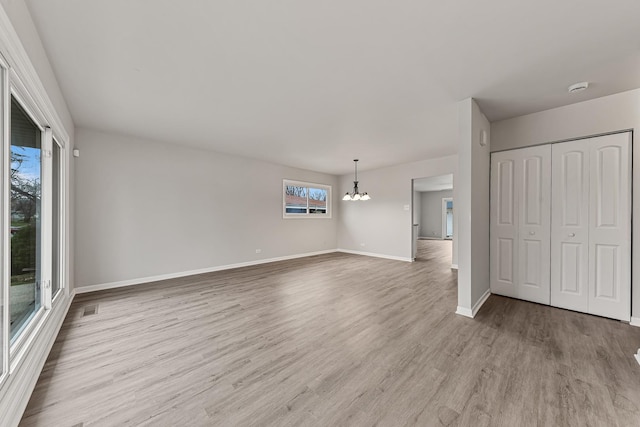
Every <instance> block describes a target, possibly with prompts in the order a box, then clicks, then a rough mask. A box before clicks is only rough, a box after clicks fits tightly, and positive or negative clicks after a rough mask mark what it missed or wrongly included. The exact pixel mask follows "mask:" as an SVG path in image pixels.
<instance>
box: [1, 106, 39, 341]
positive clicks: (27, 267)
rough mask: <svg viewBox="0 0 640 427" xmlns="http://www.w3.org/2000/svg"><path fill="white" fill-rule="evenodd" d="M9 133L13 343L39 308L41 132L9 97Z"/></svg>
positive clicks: (10, 307)
mask: <svg viewBox="0 0 640 427" xmlns="http://www.w3.org/2000/svg"><path fill="white" fill-rule="evenodd" d="M10 134H11V147H10V161H11V170H10V179H11V228H10V233H11V245H10V248H11V264H10V265H11V283H10V287H9V323H10V328H9V331H10V332H9V336H10V340H11V343H13V342H14V341H15V339H16V338H17V337H18V336H19V335H20V333H21V332H22V330H23V329H24V328H25V326H26V325H27V324H28V323H29V321H30V320H31V319H32V318H33V317H34V316H35V315H36V313H37V312H38V311H39V310H40V307H41V306H42V297H41V293H42V264H41V256H40V254H41V251H42V221H41V220H42V198H41V183H42V164H41V160H42V131H41V130H40V128H38V126H37V125H36V124H35V123H34V122H33V120H32V119H31V118H30V117H29V115H28V114H27V113H26V112H25V111H24V109H23V108H22V107H21V106H20V104H18V102H17V101H16V100H15V98H13V97H11V128H10Z"/></svg>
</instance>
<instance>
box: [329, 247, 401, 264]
mask: <svg viewBox="0 0 640 427" xmlns="http://www.w3.org/2000/svg"><path fill="white" fill-rule="evenodd" d="M336 252H343V253H345V254H353V255H363V256H370V257H374V258H384V259H392V260H394V261H405V262H413V259H412V258H405V257H401V256H395V255H384V254H376V253H373V252H361V251H352V250H351V249H337V250H336Z"/></svg>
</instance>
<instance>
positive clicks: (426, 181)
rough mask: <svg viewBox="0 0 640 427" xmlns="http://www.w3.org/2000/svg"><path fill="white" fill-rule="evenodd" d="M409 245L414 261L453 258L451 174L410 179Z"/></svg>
mask: <svg viewBox="0 0 640 427" xmlns="http://www.w3.org/2000/svg"><path fill="white" fill-rule="evenodd" d="M412 191H413V193H412V194H413V200H412V202H413V209H412V233H411V236H412V248H413V259H414V260H415V261H428V260H431V259H433V258H434V257H438V258H443V257H446V258H447V259H448V261H449V263H452V258H453V240H454V235H455V227H454V224H455V221H454V199H453V174H446V175H439V176H432V177H425V178H415V179H413V180H412Z"/></svg>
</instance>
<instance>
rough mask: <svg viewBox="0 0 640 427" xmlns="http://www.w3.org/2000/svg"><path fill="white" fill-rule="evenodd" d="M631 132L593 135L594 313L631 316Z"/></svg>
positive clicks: (591, 264)
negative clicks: (596, 136)
mask: <svg viewBox="0 0 640 427" xmlns="http://www.w3.org/2000/svg"><path fill="white" fill-rule="evenodd" d="M630 139H631V134H630V133H622V134H614V135H607V136H602V137H598V138H592V139H591V140H590V148H591V152H590V157H591V161H590V187H591V191H590V209H589V216H590V220H589V310H588V312H589V313H592V314H597V315H599V316H606V317H611V318H614V319H619V320H625V321H629V320H630V316H631V308H630V294H631V173H630V170H631V150H630V148H631V144H630Z"/></svg>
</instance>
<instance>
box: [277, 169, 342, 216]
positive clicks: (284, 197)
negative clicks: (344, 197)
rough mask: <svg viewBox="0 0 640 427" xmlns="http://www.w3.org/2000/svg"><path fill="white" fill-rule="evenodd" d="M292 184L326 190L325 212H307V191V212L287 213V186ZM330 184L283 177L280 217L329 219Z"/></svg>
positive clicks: (330, 204) (331, 200) (330, 203)
mask: <svg viewBox="0 0 640 427" xmlns="http://www.w3.org/2000/svg"><path fill="white" fill-rule="evenodd" d="M288 185H293V186H296V187H306V188H307V189H308V188H318V189H321V190H326V192H327V212H326V213H323V214H320V213H309V192H308V191H307V212H306V213H287V194H286V190H287V186H288ZM331 189H332V188H331V185H328V184H318V183H315V182H305V181H296V180H293V179H283V180H282V218H284V219H295V218H305V219H311V218H316V219H330V218H331V210H332V205H333V203H332V202H333V199H332V192H331Z"/></svg>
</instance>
